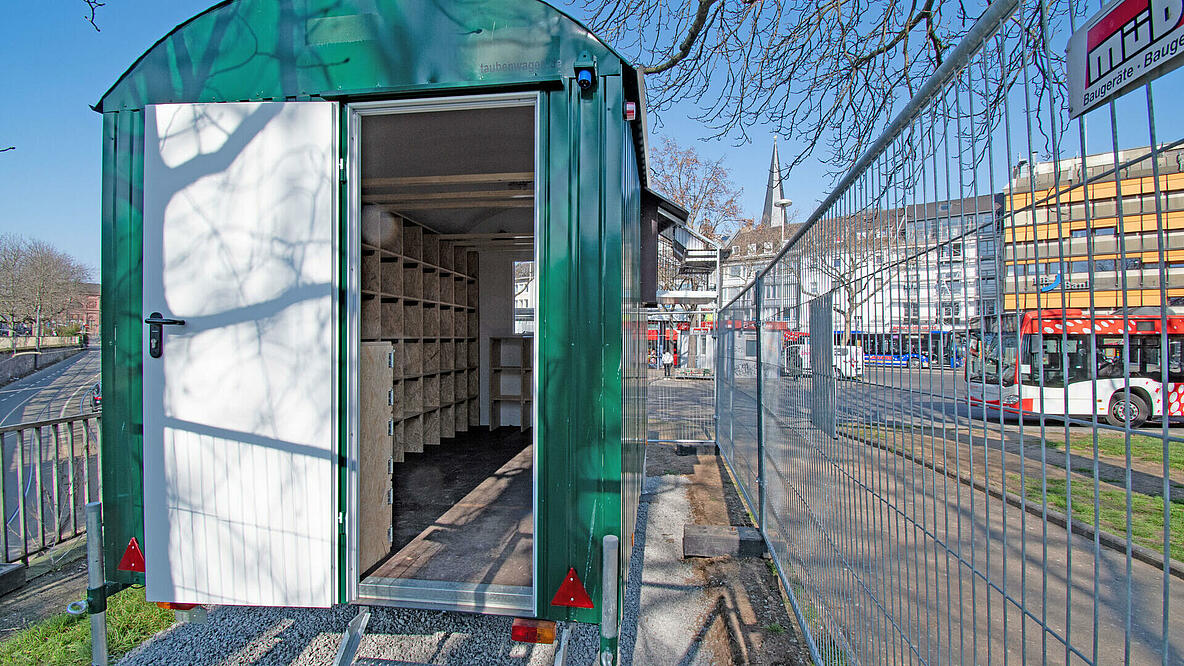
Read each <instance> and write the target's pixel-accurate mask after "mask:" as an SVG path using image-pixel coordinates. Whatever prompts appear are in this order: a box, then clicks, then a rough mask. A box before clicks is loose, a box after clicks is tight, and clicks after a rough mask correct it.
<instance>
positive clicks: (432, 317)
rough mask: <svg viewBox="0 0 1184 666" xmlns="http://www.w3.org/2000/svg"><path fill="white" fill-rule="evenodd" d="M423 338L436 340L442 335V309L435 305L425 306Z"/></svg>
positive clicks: (427, 304)
mask: <svg viewBox="0 0 1184 666" xmlns="http://www.w3.org/2000/svg"><path fill="white" fill-rule="evenodd" d="M422 326H423V337H425V338H435V337H438V336H439V335H440V308H439V307H437V306H436V304H435V303H428V302H426V301H425V302H424V304H423V323H422Z"/></svg>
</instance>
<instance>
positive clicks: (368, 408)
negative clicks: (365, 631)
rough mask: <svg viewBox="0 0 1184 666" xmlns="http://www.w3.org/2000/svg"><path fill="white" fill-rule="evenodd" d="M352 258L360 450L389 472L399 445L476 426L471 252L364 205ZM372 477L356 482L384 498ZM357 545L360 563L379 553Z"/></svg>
mask: <svg viewBox="0 0 1184 666" xmlns="http://www.w3.org/2000/svg"><path fill="white" fill-rule="evenodd" d="M361 258H362V261H361V271H362V272H361V275H360V283H361V292H362V293H361V313H360V314H361V321H360V329H361V343H362V345H361V354H360V359H359V361H360V363H361V364H362V366H363V367H362V368H361V372H360V373H359V394H360V395H359V404H360V405H361V410H360V412H361V413H360V417H361V421H362V422H361V424H360V428H359V449H360V453H361V456H362V459H363V460H364V461H367V465H368V467H369V468H370V469H374V468H378V469H384V468H385V469H386V470H387V471H391V472H393V465H394V464H397V463H399V462H402V461H403V459H404V456H405V454H407V453H420V452H423V451H424V448H425V447H430V446H437V445H439V444H440V442H441V440H444V439H448V438H451V437H454V436H456V433H458V432H466V431H468V429H469V428H470V427H474V426H477V425H480V417H481V410H480V404H479V402H478V400H479V398H478V396H479V393H478V388H479V384H480V379H479V376H480V375H479V370H478V364H479V359H480V355H479V350H478V346H477V345H478V340H477V331H478V327H477V265H478V261H477V253H476V252H474V251H472V250H470V249H467V248H459V247H454V246H453V244H452V243H451V242H449V241H448V240H447V239H444V238H441V237H440V236H439V235H438V234H436V233H434V232H432V231H431V230H429V229H426V228H424V227H422V226H420V225H419V224H416V223H415V222H413V221H411V220H408V219H406V218H405V217H402V216H400V215H396V214H393V213H390V212H386V211H383V210H382V209H380V208H378V207H377V206H365V207H364V208H363V211H362V238H361ZM368 366H375V367H368ZM378 366H381V368H379V367H378ZM373 476H376V477H381V478H379V479H374V480H373V481H370V482H368V484H367V487H366V488H365V489H363V490H364V491H365V493H366V494H367V495H368V496H369V495H373V496H374V497H377V496H378V495H379V494H385V495H386V496H387V497H388V500H387V504H389V497H390V493H389V490H388V489H389V488H391V474H380V475H373ZM371 486H373V487H371ZM374 497H369V498H368V500H367V501H372V500H373V499H374ZM389 514H390V507H389V506H388V507H387V510H386V511H385V512H383V511H371V512H369V513H368V515H364V516H363V517H362V519H363V522H365V523H366V525H364V526H363V528H362V531H361V533H362V534H380V535H381V534H387V527H389V525H390V519H391V516H390V515H389ZM371 523H373V524H371ZM364 545H366V546H369V547H368V548H363V549H362V550H363V551H366V552H363V553H362V555H363V557H362V560H361V564H362V565H363V568H365V567H367V566H370V565H372V564H374V563H375V562H377V558H378V557H380V556H382V555H385V550H384V551H383V552H381V553H379V552H378V550H377V549H378V545H377V544H364Z"/></svg>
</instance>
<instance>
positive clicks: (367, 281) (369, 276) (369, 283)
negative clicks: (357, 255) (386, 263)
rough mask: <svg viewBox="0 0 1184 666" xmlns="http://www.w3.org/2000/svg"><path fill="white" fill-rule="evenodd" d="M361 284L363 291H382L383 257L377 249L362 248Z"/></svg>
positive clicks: (373, 292)
mask: <svg viewBox="0 0 1184 666" xmlns="http://www.w3.org/2000/svg"><path fill="white" fill-rule="evenodd" d="M361 285H362V291H363V292H367V293H371V294H377V293H378V292H380V291H382V259H381V257H379V256H378V251H377V250H362V274H361Z"/></svg>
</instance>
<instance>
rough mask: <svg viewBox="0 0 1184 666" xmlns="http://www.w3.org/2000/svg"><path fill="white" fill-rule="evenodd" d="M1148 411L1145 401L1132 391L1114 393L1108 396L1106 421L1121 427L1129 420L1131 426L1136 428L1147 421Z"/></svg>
mask: <svg viewBox="0 0 1184 666" xmlns="http://www.w3.org/2000/svg"><path fill="white" fill-rule="evenodd" d="M1150 411H1151V410H1150V408H1148V406H1147V401H1146V400H1144V399H1142V398H1140V397H1139V396H1137V395H1135V394H1134V393H1115V394H1114V397H1113V398H1110V413H1109V414H1107V415H1106V422H1107V423H1109V424H1110V425H1112V426H1120V427H1121V426H1124V425H1126V424H1127V422H1128V421H1129V422H1130V424H1131V427H1132V428H1138V427H1140V426H1142V425H1143V424H1144V423H1146V422H1147V414H1148V412H1150Z"/></svg>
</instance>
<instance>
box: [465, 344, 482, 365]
mask: <svg viewBox="0 0 1184 666" xmlns="http://www.w3.org/2000/svg"><path fill="white" fill-rule="evenodd" d="M465 344H467V345H468V347H469V367H470V368H476V367H478V366H480V365H481V346H480V345H481V343H479V342H478V341H476V340H470V341H469V342H467V343H465Z"/></svg>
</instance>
